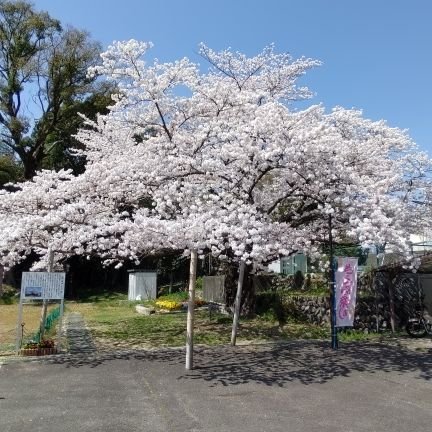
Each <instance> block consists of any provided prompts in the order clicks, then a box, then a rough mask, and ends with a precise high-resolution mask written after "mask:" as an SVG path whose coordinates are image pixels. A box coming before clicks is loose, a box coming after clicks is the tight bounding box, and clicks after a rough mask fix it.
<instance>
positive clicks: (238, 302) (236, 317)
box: [231, 261, 245, 346]
mask: <svg viewBox="0 0 432 432" xmlns="http://www.w3.org/2000/svg"><path fill="white" fill-rule="evenodd" d="M244 271H245V262H244V261H240V268H239V277H238V282H237V293H236V298H235V302H234V317H233V324H232V331H231V345H232V346H235V344H236V339H237V329H238V322H239V317H240V305H241V296H242V289H243V279H244Z"/></svg>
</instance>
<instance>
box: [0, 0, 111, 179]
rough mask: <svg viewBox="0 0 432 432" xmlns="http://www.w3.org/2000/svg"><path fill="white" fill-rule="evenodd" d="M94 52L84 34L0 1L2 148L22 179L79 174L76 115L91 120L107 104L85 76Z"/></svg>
mask: <svg viewBox="0 0 432 432" xmlns="http://www.w3.org/2000/svg"><path fill="white" fill-rule="evenodd" d="M99 52H100V45H99V44H98V43H95V42H93V41H92V40H90V38H89V35H88V33H86V32H84V31H80V30H76V29H73V28H67V29H62V27H61V25H60V22H59V21H58V20H56V19H53V18H51V17H50V16H49V15H48V14H47V13H45V12H38V11H36V10H35V9H34V7H33V5H32V4H31V3H29V2H26V1H0V69H1V71H2V73H1V75H0V132H1V134H2V143H1V145H2V147H3V148H5V149H7V150H8V151H9V152H10V153H13V154H15V155H17V156H18V157H19V159H20V160H21V162H22V164H23V176H24V178H26V179H29V178H31V177H32V176H33V175H34V173H35V171H36V170H38V169H41V168H42V167H44V168H54V169H58V168H61V167H72V168H73V169H75V170H76V171H79V167H77V166H75V161H74V157H73V156H72V155H71V154H70V149H71V147H74V146H75V145H76V142H75V141H74V139H73V138H71V135H73V133H75V131H76V130H77V127H79V126H80V125H81V124H82V119H80V118H79V117H78V115H77V113H78V112H79V111H82V112H84V113H85V114H87V115H89V116H90V117H92V118H94V115H95V112H100V111H102V110H104V109H106V106H107V104H109V103H110V102H109V95H108V93H109V92H107V91H106V89H101V88H100V87H98V86H99V85H98V84H97V83H96V81H95V79H91V80H90V79H88V78H87V69H88V67H89V66H91V65H94V64H96V63H97V62H98V61H99V58H98V56H99ZM24 108H25V111H24ZM39 113H42V115H40V114H39ZM81 169H82V168H81Z"/></svg>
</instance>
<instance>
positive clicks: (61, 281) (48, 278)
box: [21, 272, 66, 300]
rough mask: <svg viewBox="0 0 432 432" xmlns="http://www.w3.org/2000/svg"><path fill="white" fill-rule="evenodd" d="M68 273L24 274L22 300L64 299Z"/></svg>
mask: <svg viewBox="0 0 432 432" xmlns="http://www.w3.org/2000/svg"><path fill="white" fill-rule="evenodd" d="M65 280H66V273H48V272H24V273H23V274H22V281H21V299H34V300H62V299H64V290H65Z"/></svg>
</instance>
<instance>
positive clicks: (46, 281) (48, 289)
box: [15, 272, 66, 352]
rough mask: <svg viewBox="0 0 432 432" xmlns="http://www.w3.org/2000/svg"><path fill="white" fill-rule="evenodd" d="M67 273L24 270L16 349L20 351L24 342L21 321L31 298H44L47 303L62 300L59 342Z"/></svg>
mask: <svg viewBox="0 0 432 432" xmlns="http://www.w3.org/2000/svg"><path fill="white" fill-rule="evenodd" d="M65 280H66V274H65V273H51V272H24V273H23V274H22V280H21V296H20V303H19V309H18V322H17V337H16V346H15V348H16V351H17V352H19V350H20V348H21V343H22V334H21V323H22V312H23V304H24V303H25V302H26V301H29V300H31V301H32V300H42V301H44V303H45V304H46V303H47V301H48V300H60V318H59V330H58V332H59V333H58V343H59V342H60V333H61V326H62V317H63V307H64V291H65Z"/></svg>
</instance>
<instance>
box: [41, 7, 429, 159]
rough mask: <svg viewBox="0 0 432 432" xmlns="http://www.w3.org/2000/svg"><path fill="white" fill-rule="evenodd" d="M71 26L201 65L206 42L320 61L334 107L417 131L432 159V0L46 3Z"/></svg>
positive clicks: (317, 73)
mask: <svg viewBox="0 0 432 432" xmlns="http://www.w3.org/2000/svg"><path fill="white" fill-rule="evenodd" d="M33 3H34V4H35V6H36V8H37V9H39V10H46V11H48V12H49V13H50V14H51V15H52V16H53V17H55V18H58V19H60V20H61V21H62V23H64V24H70V25H72V26H74V27H77V28H81V29H86V30H88V31H89V32H90V33H91V35H92V37H93V38H94V39H96V40H99V41H100V42H101V43H102V44H103V46H104V47H106V46H108V45H109V44H110V42H112V41H113V40H127V39H131V38H135V39H139V40H146V41H148V40H150V41H152V42H153V43H154V44H155V47H154V48H153V49H152V50H151V51H150V56H151V57H157V58H159V59H160V60H162V61H170V60H174V59H177V58H179V57H183V56H187V57H190V58H192V60H195V61H198V62H199V60H200V59H199V57H198V56H197V55H196V50H197V46H198V44H199V43H200V42H205V43H206V44H207V45H209V46H210V47H211V48H213V49H224V48H227V47H232V48H233V49H234V50H238V51H242V52H244V53H246V54H249V55H253V54H255V53H258V52H259V51H261V49H262V48H263V47H264V46H266V45H268V44H270V43H273V42H274V43H275V44H276V49H277V50H278V51H288V52H290V53H291V54H292V55H293V56H295V57H299V56H302V55H304V56H307V57H313V58H317V59H320V60H321V61H322V62H323V66H321V67H320V68H318V69H315V70H313V71H311V72H309V73H308V75H306V77H305V78H304V79H303V82H302V83H304V84H306V85H308V86H309V87H310V88H311V90H313V91H314V92H315V93H316V97H315V98H314V99H313V102H315V103H318V102H322V103H323V104H324V105H325V106H326V107H327V108H331V107H333V106H335V105H341V106H343V107H346V108H351V107H355V108H361V109H363V112H364V114H365V116H367V117H369V118H372V119H374V120H378V119H385V120H387V121H388V123H389V124H390V125H391V126H398V127H401V128H407V129H409V132H410V135H411V137H412V138H413V139H414V140H415V141H416V142H417V143H418V144H419V146H420V147H421V148H422V149H424V150H427V151H428V152H429V154H430V155H432V22H431V21H432V1H430V0H358V1H354V0H352V1H351V0H296V1H294V0H261V1H259V0H217V1H210V0H181V1H180V0H179V1H175V0H166V1H163V0H153V1H148V0H121V1H118V0H116V1H114V0H86V1H84V0H63V1H60V0H36V1H33Z"/></svg>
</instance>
